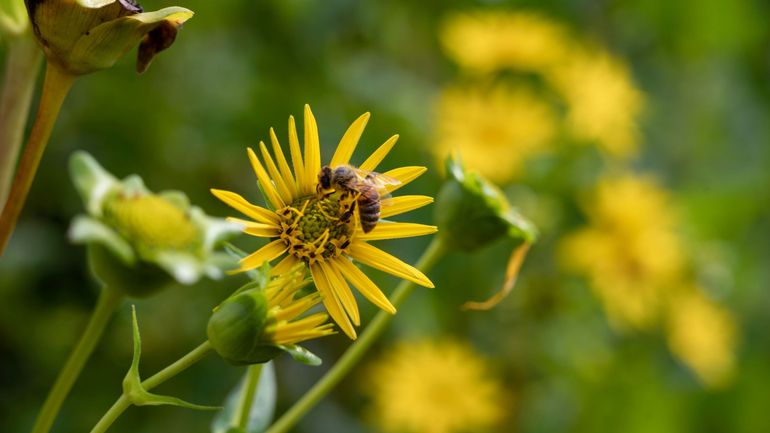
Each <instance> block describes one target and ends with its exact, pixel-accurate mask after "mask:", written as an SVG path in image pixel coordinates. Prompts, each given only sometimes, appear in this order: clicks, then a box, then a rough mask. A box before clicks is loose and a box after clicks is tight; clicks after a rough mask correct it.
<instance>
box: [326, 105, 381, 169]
mask: <svg viewBox="0 0 770 433" xmlns="http://www.w3.org/2000/svg"><path fill="white" fill-rule="evenodd" d="M369 116H371V115H370V114H369V113H364V114H362V115H361V116H359V117H358V119H356V120H355V122H353V123H352V124H351V125H350V127H349V128H348V130H347V131H345V135H343V136H342V139H341V140H340V144H339V145H337V150H336V151H334V156H332V161H331V162H330V163H329V165H331V166H332V167H336V166H338V165H340V164H348V163H349V162H350V157H351V156H353V152H354V151H355V150H356V146H357V145H358V140H360V139H361V134H363V133H364V129H365V128H366V122H368V121H369Z"/></svg>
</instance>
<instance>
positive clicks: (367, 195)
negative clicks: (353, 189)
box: [358, 184, 380, 233]
mask: <svg viewBox="0 0 770 433" xmlns="http://www.w3.org/2000/svg"><path fill="white" fill-rule="evenodd" d="M358 192H359V193H360V195H359V196H358V216H359V217H360V218H361V228H362V229H363V230H364V233H369V232H370V231H372V229H374V227H375V226H376V225H377V222H378V221H379V220H380V194H379V193H378V192H377V189H375V188H374V187H373V186H371V185H367V184H359V188H358Z"/></svg>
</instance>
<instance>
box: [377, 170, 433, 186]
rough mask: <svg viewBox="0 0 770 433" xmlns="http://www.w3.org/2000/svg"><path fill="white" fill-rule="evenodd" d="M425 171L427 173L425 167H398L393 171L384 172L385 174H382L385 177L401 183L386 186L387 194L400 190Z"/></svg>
mask: <svg viewBox="0 0 770 433" xmlns="http://www.w3.org/2000/svg"><path fill="white" fill-rule="evenodd" d="M426 171H428V169H427V168H425V167H414V166H411V167H399V168H394V169H393V170H389V171H386V172H385V173H383V174H384V175H385V176H388V177H392V178H394V179H398V180H400V181H401V183H399V184H396V185H387V186H386V187H385V189H387V190H388V192H393V191H395V190H397V189H399V188H401V187H402V186H404V185H406V184H408V183H409V182H411V181H413V180H415V179H417V178H418V177H420V175H422V174H423V173H425V172H426Z"/></svg>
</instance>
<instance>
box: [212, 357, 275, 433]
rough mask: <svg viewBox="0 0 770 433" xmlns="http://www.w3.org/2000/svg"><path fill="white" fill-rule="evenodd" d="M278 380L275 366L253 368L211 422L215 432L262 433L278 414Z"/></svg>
mask: <svg viewBox="0 0 770 433" xmlns="http://www.w3.org/2000/svg"><path fill="white" fill-rule="evenodd" d="M275 400H276V380H275V369H274V368H273V363H272V361H271V362H268V363H266V364H257V365H252V366H250V367H249V368H248V370H247V372H246V374H245V375H244V377H243V379H242V380H241V381H240V382H239V383H238V385H236V387H235V388H234V389H233V390H232V391H231V392H230V394H229V395H228V396H227V399H226V400H225V406H224V409H223V410H222V412H220V413H218V414H217V415H216V417H214V421H213V422H212V423H211V431H212V432H213V433H236V432H237V433H261V432H263V431H265V430H266V429H267V427H268V426H269V425H270V423H271V422H272V420H273V415H274V414H275Z"/></svg>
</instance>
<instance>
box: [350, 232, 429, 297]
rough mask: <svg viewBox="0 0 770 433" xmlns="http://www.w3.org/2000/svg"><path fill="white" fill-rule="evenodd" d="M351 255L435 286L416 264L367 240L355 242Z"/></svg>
mask: <svg viewBox="0 0 770 433" xmlns="http://www.w3.org/2000/svg"><path fill="white" fill-rule="evenodd" d="M350 256H351V257H353V259H355V260H358V261H359V262H361V263H363V264H365V265H367V266H371V267H373V268H375V269H379V270H381V271H383V272H387V273H389V274H391V275H395V276H397V277H400V278H403V279H405V280H409V281H412V282H414V283H416V284H419V285H421V286H424V287H429V288H433V287H434V286H433V283H432V282H431V281H430V280H429V279H428V277H426V276H425V274H423V273H422V272H420V271H419V270H418V269H417V268H415V267H414V266H411V265H408V264H406V263H404V262H402V261H401V260H399V259H398V258H396V257H394V256H392V255H390V254H388V253H386V252H385V251H382V250H381V249H379V248H377V247H374V246H372V245H369V244H367V243H366V242H353V245H351V247H350Z"/></svg>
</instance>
